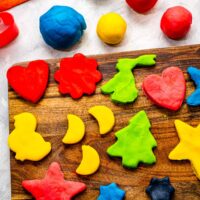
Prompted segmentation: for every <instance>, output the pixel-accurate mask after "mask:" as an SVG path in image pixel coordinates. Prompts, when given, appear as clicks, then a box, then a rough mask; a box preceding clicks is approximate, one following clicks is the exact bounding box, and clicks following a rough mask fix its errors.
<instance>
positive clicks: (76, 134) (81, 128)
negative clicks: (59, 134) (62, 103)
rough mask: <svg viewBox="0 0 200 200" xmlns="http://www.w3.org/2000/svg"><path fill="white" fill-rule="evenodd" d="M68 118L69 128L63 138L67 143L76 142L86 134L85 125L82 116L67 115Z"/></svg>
mask: <svg viewBox="0 0 200 200" xmlns="http://www.w3.org/2000/svg"><path fill="white" fill-rule="evenodd" d="M67 119H68V130H67V133H66V134H65V137H64V138H63V140H62V141H63V143H65V144H75V143H77V142H80V141H81V140H82V139H83V137H84V134H85V125H84V123H83V121H82V120H81V118H80V117H78V116H76V115H72V114H69V115H67Z"/></svg>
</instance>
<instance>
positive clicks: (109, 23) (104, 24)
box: [97, 12, 127, 45]
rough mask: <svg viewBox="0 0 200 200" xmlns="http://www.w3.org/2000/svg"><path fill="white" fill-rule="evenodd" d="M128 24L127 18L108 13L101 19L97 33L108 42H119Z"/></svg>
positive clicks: (112, 43)
mask: <svg viewBox="0 0 200 200" xmlns="http://www.w3.org/2000/svg"><path fill="white" fill-rule="evenodd" d="M126 26H127V25H126V22H125V20H124V19H123V18H122V17H121V16H120V15H119V14H117V13H113V12H111V13H107V14H105V15H103V16H102V17H101V18H100V19H99V22H98V24H97V34H98V36H99V38H100V39H101V40H102V41H103V42H105V43H107V44H111V45H114V44H118V43H120V42H121V41H122V39H123V38H124V35H125V32H126Z"/></svg>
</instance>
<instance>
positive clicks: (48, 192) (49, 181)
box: [22, 162, 86, 200]
mask: <svg viewBox="0 0 200 200" xmlns="http://www.w3.org/2000/svg"><path fill="white" fill-rule="evenodd" d="M22 186H23V187H24V188H25V189H26V190H28V191H29V192H30V193H31V194H32V195H33V197H34V198H35V199H36V200H70V199H72V197H74V196H75V195H77V194H78V193H80V192H82V191H84V190H85V189H86V185H85V184H84V183H80V182H73V181H65V180H64V174H63V173H62V171H61V169H60V165H59V164H58V163H56V162H53V163H52V164H51V165H50V167H49V169H48V171H47V173H46V175H45V177H44V179H42V180H25V181H23V182H22Z"/></svg>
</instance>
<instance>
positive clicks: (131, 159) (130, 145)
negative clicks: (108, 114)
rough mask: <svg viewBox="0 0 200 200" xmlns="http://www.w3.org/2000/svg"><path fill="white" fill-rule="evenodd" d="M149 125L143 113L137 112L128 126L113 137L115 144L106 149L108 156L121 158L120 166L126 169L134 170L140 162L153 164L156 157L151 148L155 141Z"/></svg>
mask: <svg viewBox="0 0 200 200" xmlns="http://www.w3.org/2000/svg"><path fill="white" fill-rule="evenodd" d="M150 127H151V124H150V122H149V119H148V117H147V115H146V113H145V111H140V112H138V113H137V114H136V115H135V116H134V117H133V118H132V119H131V120H130V121H129V125H128V126H127V127H125V128H123V129H121V130H120V131H118V132H117V133H116V134H115V136H116V137H117V139H118V140H117V141H116V143H114V144H113V145H112V146H110V147H109V148H108V149H107V153H108V154H109V155H110V156H114V157H122V165H123V166H125V167H128V168H136V167H137V166H138V164H139V163H140V162H142V163H145V164H153V163H155V162H156V157H155V155H154V153H153V151H152V148H154V147H156V146H157V143H156V140H155V139H154V137H153V135H152V134H151V132H150V130H149V129H150Z"/></svg>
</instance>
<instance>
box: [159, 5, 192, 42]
mask: <svg viewBox="0 0 200 200" xmlns="http://www.w3.org/2000/svg"><path fill="white" fill-rule="evenodd" d="M191 24H192V14H191V13H190V11H188V10H187V9H185V8H184V7H182V6H175V7H171V8H169V9H167V11H166V12H165V13H164V14H163V16H162V19H161V23H160V27H161V29H162V31H163V32H164V33H165V35H167V36H168V37H169V38H171V39H174V40H178V39H181V38H183V37H184V36H185V35H186V34H187V33H188V31H189V29H190V26H191Z"/></svg>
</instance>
